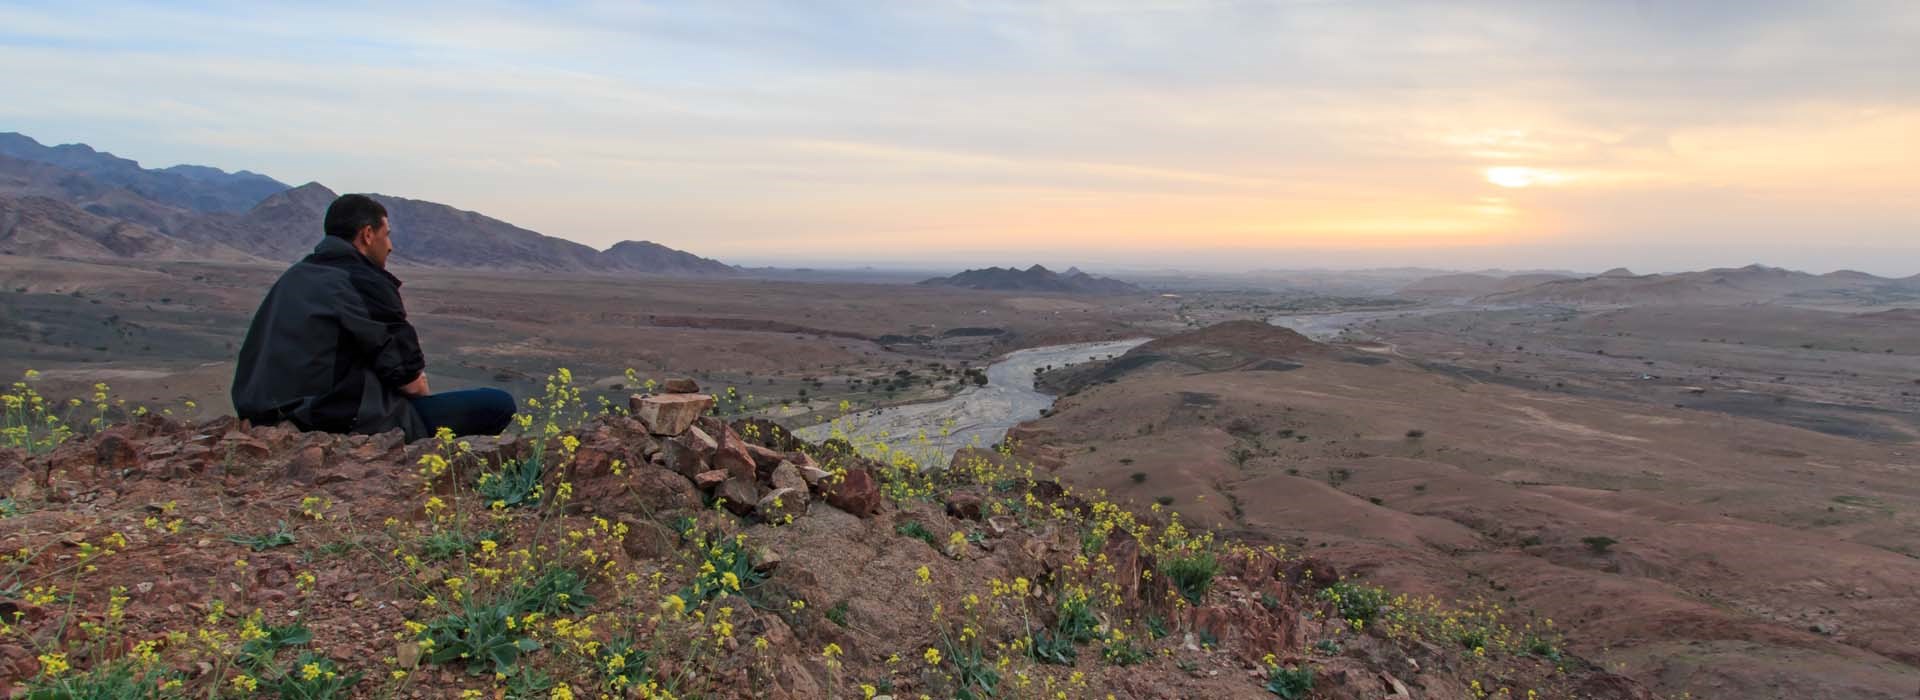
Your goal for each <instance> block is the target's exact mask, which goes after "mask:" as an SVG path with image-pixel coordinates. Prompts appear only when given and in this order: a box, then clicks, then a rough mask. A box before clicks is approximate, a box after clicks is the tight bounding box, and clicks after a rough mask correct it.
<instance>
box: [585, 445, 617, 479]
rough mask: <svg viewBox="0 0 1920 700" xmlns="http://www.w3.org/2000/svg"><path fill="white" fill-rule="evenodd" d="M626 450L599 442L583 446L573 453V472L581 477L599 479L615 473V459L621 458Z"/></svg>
mask: <svg viewBox="0 0 1920 700" xmlns="http://www.w3.org/2000/svg"><path fill="white" fill-rule="evenodd" d="M624 453H625V451H624V450H621V449H619V448H618V447H617V446H614V445H608V444H597V445H591V446H587V447H582V448H580V449H579V450H576V451H574V453H573V474H574V476H575V477H576V478H580V479H598V478H600V477H604V476H608V475H610V474H612V473H613V461H614V460H616V459H619V460H620V461H621V462H622V463H625V462H626V461H627V460H625V459H623V458H621V457H620V455H621V454H624Z"/></svg>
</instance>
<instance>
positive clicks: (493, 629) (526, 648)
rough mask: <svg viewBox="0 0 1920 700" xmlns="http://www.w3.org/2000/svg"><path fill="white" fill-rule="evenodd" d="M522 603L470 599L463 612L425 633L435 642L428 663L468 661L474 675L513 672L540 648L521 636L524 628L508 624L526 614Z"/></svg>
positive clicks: (427, 655) (423, 632)
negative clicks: (526, 655)
mask: <svg viewBox="0 0 1920 700" xmlns="http://www.w3.org/2000/svg"><path fill="white" fill-rule="evenodd" d="M521 602H522V601H521V600H520V599H519V598H516V597H511V596H509V597H505V598H502V599H499V600H494V601H490V602H486V603H482V602H479V601H475V600H472V599H468V601H467V602H466V603H464V604H463V605H462V606H461V609H460V612H457V613H454V614H451V615H448V616H446V617H443V618H440V619H438V620H435V621H433V622H432V623H431V624H428V625H427V628H426V629H425V630H423V631H422V632H421V637H422V638H423V639H424V640H426V641H429V642H431V648H430V651H428V653H427V654H426V656H425V657H424V659H425V660H426V661H427V662H428V663H436V664H444V663H452V662H455V661H462V660H464V661H465V662H466V664H467V672H468V673H472V674H479V673H481V672H484V671H487V670H492V671H493V672H494V673H507V672H510V671H512V670H513V667H514V664H515V663H517V662H518V661H519V660H520V655H521V654H525V653H528V652H531V651H536V650H538V649H539V648H540V643H539V642H537V641H534V640H532V639H528V638H526V637H523V636H521V634H522V633H523V632H524V631H525V629H526V627H525V626H524V625H521V626H517V627H516V626H515V625H513V624H511V623H509V622H508V621H507V620H508V618H512V617H514V616H516V615H519V614H521V613H522V612H523V611H522V610H520V608H519V606H520V604H521Z"/></svg>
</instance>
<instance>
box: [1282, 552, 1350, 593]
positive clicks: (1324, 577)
mask: <svg viewBox="0 0 1920 700" xmlns="http://www.w3.org/2000/svg"><path fill="white" fill-rule="evenodd" d="M1283 573H1285V575H1286V579H1287V583H1290V584H1293V585H1295V586H1301V587H1304V588H1309V589H1312V590H1317V589H1321V588H1326V587H1328V586H1331V585H1333V584H1335V583H1338V582H1339V581H1340V570H1339V569H1338V568H1335V567H1334V565H1332V564H1329V563H1327V562H1324V561H1320V560H1319V559H1317V558H1314V557H1303V558H1301V559H1297V560H1294V561H1290V562H1287V564H1286V568H1285V571H1284V572H1283Z"/></svg>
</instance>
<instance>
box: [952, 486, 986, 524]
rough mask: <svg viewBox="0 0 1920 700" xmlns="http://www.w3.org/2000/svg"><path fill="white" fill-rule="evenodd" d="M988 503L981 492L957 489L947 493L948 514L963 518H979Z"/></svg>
mask: <svg viewBox="0 0 1920 700" xmlns="http://www.w3.org/2000/svg"><path fill="white" fill-rule="evenodd" d="M985 504H986V501H985V499H982V498H980V494H977V493H973V492H971V491H955V492H953V493H950V494H947V515H951V516H953V517H956V518H959V519H961V520H979V519H980V511H981V509H982V507H983V506H984V505H985Z"/></svg>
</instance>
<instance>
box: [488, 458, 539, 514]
mask: <svg viewBox="0 0 1920 700" xmlns="http://www.w3.org/2000/svg"><path fill="white" fill-rule="evenodd" d="M540 471H541V466H540V453H539V452H534V453H533V455H532V456H530V457H527V458H526V459H517V460H513V461H510V462H507V463H506V464H502V465H500V469H499V471H492V472H483V473H482V474H480V483H479V485H478V490H479V491H480V496H481V497H482V498H485V499H487V502H488V503H493V504H498V505H501V506H503V507H508V508H511V507H514V506H521V505H531V504H534V503H539V502H540Z"/></svg>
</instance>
